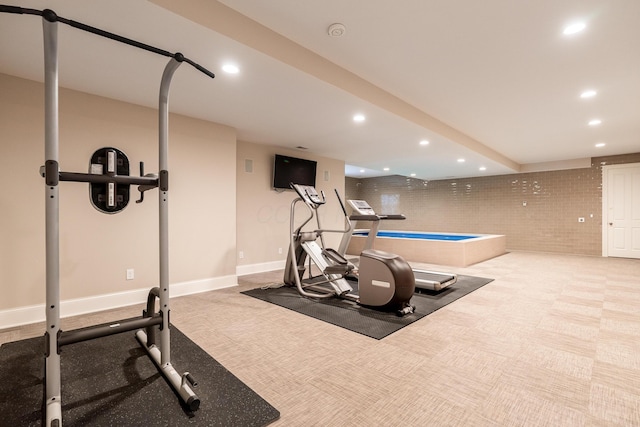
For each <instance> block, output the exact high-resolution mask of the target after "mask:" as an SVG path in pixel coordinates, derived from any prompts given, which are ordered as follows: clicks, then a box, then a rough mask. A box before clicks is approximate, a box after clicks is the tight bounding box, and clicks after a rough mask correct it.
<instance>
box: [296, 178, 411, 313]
mask: <svg viewBox="0 0 640 427" xmlns="http://www.w3.org/2000/svg"><path fill="white" fill-rule="evenodd" d="M291 188H293V189H294V190H295V191H296V193H297V194H298V196H299V197H297V198H296V199H294V200H293V202H291V215H290V220H289V222H290V232H291V234H290V245H289V253H288V255H287V263H286V266H285V272H284V283H285V284H287V285H289V286H296V288H297V290H298V292H299V293H300V295H303V296H305V297H309V298H331V297H338V298H343V299H347V300H350V301H354V302H356V303H358V304H360V305H363V306H369V307H376V308H379V309H383V310H389V311H396V313H397V314H398V315H400V316H404V315H406V314H410V313H413V311H414V307H413V306H412V305H411V304H410V300H411V297H412V296H413V293H414V291H415V278H414V275H413V272H412V270H411V266H410V265H409V264H408V263H407V262H406V261H405V260H404V258H402V257H401V256H399V255H395V254H392V253H388V252H383V251H378V250H375V249H369V250H365V251H363V252H362V253H361V254H360V263H359V268H356V267H355V265H354V264H352V263H350V262H349V261H348V260H347V259H346V258H345V257H344V256H342V255H341V254H340V253H338V251H336V250H334V249H332V248H328V247H326V246H325V243H324V233H343V234H344V233H349V232H350V231H351V227H352V226H351V221H350V220H349V216H348V215H347V211H346V209H345V206H344V203H343V202H342V199H341V198H340V195H339V194H338V191H337V190H336V197H337V198H338V201H339V202H340V206H341V208H342V211H343V212H344V216H345V224H346V226H345V229H344V230H329V229H323V228H322V226H321V224H320V217H319V215H318V208H320V207H321V206H322V205H324V204H325V203H326V198H325V196H324V192H321V195H319V194H318V192H317V191H316V189H315V187H313V186H310V185H300V184H293V183H291ZM298 202H304V204H305V206H306V207H307V208H308V209H309V217H308V218H306V220H305V221H303V222H302V224H301V225H300V226H299V227H297V228H295V207H296V204H297V203H298ZM314 217H315V218H316V224H317V226H318V228H317V229H315V230H313V231H302V229H303V227H304V226H305V225H307V224H308V223H309V221H311V220H312V219H313V218H314ZM318 242H319V243H318ZM307 258H308V259H309V277H308V278H307V279H304V273H305V271H306V269H307V267H306V266H305V263H306V261H307ZM314 265H315V267H317V268H318V270H319V273H320V274H319V275H316V276H313V275H312V271H311V270H312V267H313V266H314ZM348 276H349V277H357V279H358V285H357V286H358V294H355V293H353V291H354V289H353V287H352V286H351V284H350V283H349V281H348V280H347V277H348Z"/></svg>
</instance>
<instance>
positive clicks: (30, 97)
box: [0, 74, 236, 310]
mask: <svg viewBox="0 0 640 427" xmlns="http://www.w3.org/2000/svg"><path fill="white" fill-rule="evenodd" d="M0 94H2V96H1V98H0V130H1V136H0V154H1V155H0V182H2V184H3V185H2V189H3V190H2V197H0V212H1V215H2V221H0V310H2V309H9V308H16V307H22V306H29V305H36V304H42V303H43V302H44V298H45V284H44V283H45V270H44V257H45V253H44V241H45V240H44V228H45V216H44V181H43V179H42V178H41V177H40V176H39V174H38V169H39V167H40V165H42V164H43V163H44V142H43V135H44V124H43V117H44V112H43V106H42V105H43V86H42V84H40V83H36V82H32V81H27V80H23V79H18V78H15V77H10V76H7V75H2V74H0ZM157 134H158V131H157V111H156V110H155V109H150V108H144V107H140V106H135V105H131V104H127V103H123V102H118V101H114V100H110V99H106V98H101V97H97V96H93V95H88V94H84V93H79V92H75V91H70V90H65V89H61V91H60V169H61V170H63V171H67V172H86V171H87V169H88V163H89V158H90V156H91V154H92V153H93V152H94V151H95V150H96V149H98V148H101V147H104V146H114V147H116V148H119V149H121V150H122V151H124V152H125V153H126V154H127V155H128V157H129V160H130V162H131V165H132V169H133V170H132V171H131V172H132V174H133V175H137V174H138V172H139V171H138V163H139V161H144V162H145V168H146V172H157V169H158V166H157V165H158V149H157ZM235 145H236V144H235V130H234V129H232V128H230V127H227V126H222V125H218V124H214V123H209V122H205V121H201V120H195V119H191V118H187V117H183V116H178V115H171V119H170V138H169V146H170V147H169V176H170V191H169V195H170V197H171V198H170V204H169V232H170V236H169V242H170V266H169V268H170V282H171V283H179V282H188V281H196V280H203V279H209V278H214V277H220V276H228V275H235V266H236V258H235V254H236V246H235V229H236V185H235V177H236V173H235V172H236V171H235V159H236V146H235ZM132 189H133V190H135V187H132ZM132 194H133V197H134V198H137V194H138V192H137V191H133V193H132ZM134 200H135V199H134ZM157 236H158V196H157V190H152V191H149V192H147V194H146V195H145V202H144V203H143V204H136V203H135V202H134V201H133V200H132V201H131V202H130V203H129V205H128V206H127V208H126V209H125V210H124V211H122V212H121V213H118V214H115V215H105V214H102V213H99V212H98V211H97V210H95V209H94V208H93V207H92V205H91V203H90V201H89V197H88V185H87V184H80V183H68V182H62V183H60V259H61V266H60V280H61V299H62V300H68V299H74V298H83V297H88V296H97V295H103V294H108V293H118V292H123V291H128V290H133V289H143V288H144V289H146V288H150V287H152V286H155V285H157V281H158V272H157V271H158V243H157V242H158V237H157ZM127 268H134V269H135V280H133V281H126V280H125V271H126V269H127Z"/></svg>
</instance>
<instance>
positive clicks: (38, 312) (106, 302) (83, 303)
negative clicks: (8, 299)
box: [0, 275, 238, 329]
mask: <svg viewBox="0 0 640 427" xmlns="http://www.w3.org/2000/svg"><path fill="white" fill-rule="evenodd" d="M237 285H238V278H237V276H232V275H231V276H221V277H211V278H209V279H201V280H192V281H188V282H180V283H174V284H171V289H170V292H171V297H172V298H173V297H179V296H184V295H191V294H197V293H201V292H208V291H213V290H216V289H223V288H229V287H231V286H237ZM148 294H149V289H148V288H145V289H135V290H131V291H126V292H117V293H112V294H104V295H96V296H92V297H87V298H76V299H71V300H65V301H61V302H60V317H71V316H78V315H81V314H87V313H94V312H96V311H103V310H109V309H112V308H118V307H126V306H128V305H134V304H140V305H141V307H142V306H143V305H144V304H146V301H147V295H148ZM44 306H45V305H44V304H37V305H30V306H25V307H18V308H12V309H8V310H0V329H5V328H12V327H15V326H21V325H27V324H30V323H37V322H44V320H45V308H44Z"/></svg>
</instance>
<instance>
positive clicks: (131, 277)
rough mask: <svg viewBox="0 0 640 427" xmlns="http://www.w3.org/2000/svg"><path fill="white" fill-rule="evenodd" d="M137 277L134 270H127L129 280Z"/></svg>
mask: <svg viewBox="0 0 640 427" xmlns="http://www.w3.org/2000/svg"><path fill="white" fill-rule="evenodd" d="M134 277H135V274H134V271H133V268H127V280H133V278H134Z"/></svg>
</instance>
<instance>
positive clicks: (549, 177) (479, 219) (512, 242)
mask: <svg viewBox="0 0 640 427" xmlns="http://www.w3.org/2000/svg"><path fill="white" fill-rule="evenodd" d="M637 162H640V153H635V154H626V155H620V156H609V157H596V158H593V159H592V161H591V167H590V168H584V169H571V170H561V171H549V172H531V173H521V174H511V175H498V176H488V177H476V178H462V179H450V180H439V181H428V182H427V181H423V180H420V179H415V178H406V177H402V176H398V175H394V176H388V177H379V178H367V179H355V178H346V182H345V187H346V195H347V198H349V199H363V200H367V201H368V202H369V204H370V205H371V206H372V207H373V208H374V209H375V210H376V212H378V213H402V214H404V215H406V217H407V220H405V221H387V222H383V224H381V227H380V228H381V229H388V230H390V229H397V230H416V231H440V232H455V233H482V234H504V235H506V236H507V249H509V250H527V251H543V252H560V253H570V254H584V255H601V254H602V166H604V165H612V164H622V163H637ZM525 202H526V206H524V203H525ZM578 217H584V218H585V222H584V223H579V222H578Z"/></svg>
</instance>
